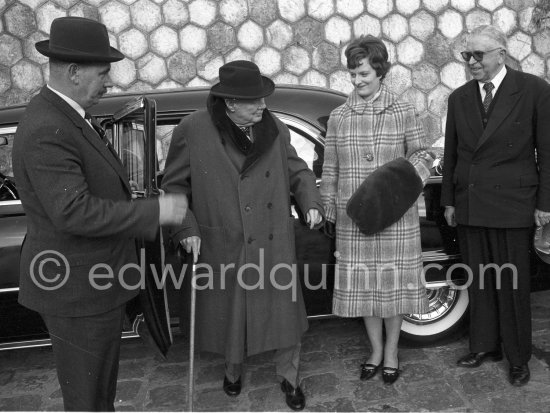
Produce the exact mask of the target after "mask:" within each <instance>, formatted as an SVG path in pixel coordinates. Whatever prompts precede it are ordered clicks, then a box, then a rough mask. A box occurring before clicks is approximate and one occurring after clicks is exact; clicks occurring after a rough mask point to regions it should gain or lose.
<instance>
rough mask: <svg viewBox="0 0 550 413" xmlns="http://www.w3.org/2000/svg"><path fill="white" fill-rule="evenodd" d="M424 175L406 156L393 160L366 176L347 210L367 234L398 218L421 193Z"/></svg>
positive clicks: (383, 227)
mask: <svg viewBox="0 0 550 413" xmlns="http://www.w3.org/2000/svg"><path fill="white" fill-rule="evenodd" d="M422 188H423V185H422V179H420V176H418V173H417V172H416V169H415V168H414V166H413V165H412V164H411V163H410V162H409V161H407V160H406V159H405V158H397V159H394V160H393V161H390V162H388V163H386V164H384V165H382V166H380V167H379V168H378V169H376V170H375V171H374V172H373V173H371V174H370V175H369V176H367V177H366V178H365V180H364V181H363V183H362V184H361V185H360V186H359V188H357V190H356V191H355V192H354V193H353V195H352V196H351V198H350V199H349V201H348V203H347V205H346V212H347V214H348V216H349V217H350V218H351V219H352V221H353V222H355V224H356V225H357V226H358V227H359V229H360V230H361V232H362V233H363V234H365V235H373V234H375V233H377V232H380V231H382V230H383V229H385V228H387V227H389V226H390V225H392V224H394V223H395V222H397V221H398V220H399V219H400V218H401V217H402V216H403V214H405V212H407V210H408V209H409V208H410V207H412V206H413V204H414V203H415V202H416V200H417V199H418V197H419V196H420V194H421V193H422Z"/></svg>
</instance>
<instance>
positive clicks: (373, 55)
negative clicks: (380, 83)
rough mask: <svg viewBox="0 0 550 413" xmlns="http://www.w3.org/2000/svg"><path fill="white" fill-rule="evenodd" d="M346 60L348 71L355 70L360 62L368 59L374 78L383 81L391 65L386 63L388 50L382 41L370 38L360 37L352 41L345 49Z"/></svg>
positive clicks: (368, 36) (369, 36)
mask: <svg viewBox="0 0 550 413" xmlns="http://www.w3.org/2000/svg"><path fill="white" fill-rule="evenodd" d="M346 59H347V61H348V69H355V68H356V67H358V66H359V65H360V62H361V60H363V59H368V60H369V64H370V65H371V67H372V68H373V69H374V70H375V71H376V76H378V77H380V78H382V79H384V77H385V76H386V74H387V73H388V70H390V66H391V63H390V62H389V61H388V49H386V45H385V44H384V42H382V40H380V39H378V38H376V37H374V36H371V35H370V34H369V35H367V36H361V37H359V38H357V39H355V40H354V41H352V42H351V43H350V44H349V45H348V47H346Z"/></svg>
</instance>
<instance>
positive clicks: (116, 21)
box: [99, 1, 132, 33]
mask: <svg viewBox="0 0 550 413" xmlns="http://www.w3.org/2000/svg"><path fill="white" fill-rule="evenodd" d="M99 15H100V17H101V22H102V23H103V24H104V25H105V26H107V30H109V31H111V32H113V33H120V32H122V31H124V30H126V29H127V28H128V27H130V24H131V23H132V20H131V17H130V9H129V8H128V6H126V5H124V4H120V3H118V2H116V1H110V2H108V3H106V4H105V5H103V6H101V8H100V9H99Z"/></svg>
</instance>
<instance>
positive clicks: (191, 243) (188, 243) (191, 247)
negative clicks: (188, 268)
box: [180, 235, 201, 263]
mask: <svg viewBox="0 0 550 413" xmlns="http://www.w3.org/2000/svg"><path fill="white" fill-rule="evenodd" d="M180 243H181V245H182V247H183V248H184V249H185V251H186V252H187V253H190V252H191V251H193V263H196V262H197V261H198V259H199V255H200V253H201V239H200V237H197V236H195V235H194V236H192V237H188V238H185V239H182V240H181V241H180Z"/></svg>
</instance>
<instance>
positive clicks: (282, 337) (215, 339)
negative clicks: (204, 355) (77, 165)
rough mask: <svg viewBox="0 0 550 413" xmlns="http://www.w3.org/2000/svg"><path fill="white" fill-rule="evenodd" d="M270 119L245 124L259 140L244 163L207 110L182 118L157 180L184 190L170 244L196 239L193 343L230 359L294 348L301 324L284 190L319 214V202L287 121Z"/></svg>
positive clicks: (303, 326) (291, 222)
mask: <svg viewBox="0 0 550 413" xmlns="http://www.w3.org/2000/svg"><path fill="white" fill-rule="evenodd" d="M264 118H265V115H264ZM269 118H270V119H272V121H271V126H272V127H271V128H270V130H263V131H262V130H258V129H256V125H255V126H254V127H253V130H255V136H256V142H260V141H264V143H262V144H260V146H261V150H260V151H259V153H257V155H258V156H257V157H256V158H255V159H254V160H253V162H247V163H246V165H245V169H241V167H242V166H243V165H244V164H245V162H244V160H245V155H244V154H243V153H242V152H241V151H239V149H238V148H237V146H236V145H235V144H234V143H233V142H232V141H230V140H228V139H226V138H225V137H223V136H220V130H219V129H218V128H217V127H216V125H215V124H214V122H213V120H212V118H211V116H210V114H209V113H208V111H199V112H196V113H194V114H192V115H190V116H188V117H186V118H184V119H183V120H182V122H181V123H180V124H179V125H178V126H177V128H176V129H175V130H174V133H173V136H172V142H171V144H170V149H169V152H168V157H167V160H166V169H165V176H164V178H163V184H162V187H163V189H164V190H165V191H166V192H182V193H185V194H187V195H188V196H189V197H190V211H189V213H188V216H187V217H186V223H185V224H184V225H183V226H182V227H180V228H175V229H174V231H173V239H174V241H175V242H179V241H180V240H182V239H184V238H187V237H190V236H193V235H196V236H200V238H201V250H200V256H199V265H198V269H197V273H199V272H200V273H202V274H200V275H198V280H197V282H198V284H199V285H200V287H199V290H198V291H197V307H196V325H197V330H196V334H197V339H198V346H199V348H200V349H201V350H204V351H211V352H215V353H219V354H223V355H225V358H226V361H227V362H231V363H241V362H242V361H243V357H244V356H245V352H246V354H248V355H251V354H256V353H260V352H263V351H267V350H271V349H277V348H285V347H290V346H293V345H295V344H297V343H299V342H300V340H301V336H302V334H303V332H304V331H305V330H306V329H307V318H306V313H305V307H304V302H303V298H302V293H301V290H300V282H299V279H298V275H297V271H294V272H292V271H289V270H288V268H286V267H288V266H291V265H292V264H295V263H296V257H295V241H294V218H293V217H292V216H291V212H290V192H292V193H293V194H294V196H295V198H296V201H297V203H298V205H299V207H300V208H301V210H302V211H306V212H307V211H308V210H309V209H311V208H316V209H318V210H319V211H322V206H321V200H320V196H319V192H318V190H317V188H316V186H315V176H314V175H313V173H312V172H311V171H310V170H309V169H308V167H307V165H306V163H305V162H304V161H303V160H302V159H301V158H300V157H299V156H298V155H297V154H296V151H295V150H294V148H293V147H292V145H291V144H290V134H289V131H288V128H287V127H286V126H285V125H284V124H283V123H282V122H280V121H279V120H278V119H276V118H275V117H273V118H272V117H271V116H269ZM266 135H269V136H266ZM268 138H269V139H268ZM266 139H268V140H267V141H265V140H266ZM276 266H278V269H277V267H276ZM281 267H284V268H281ZM272 279H273V281H272ZM277 284H279V285H281V286H284V287H279V288H276V285H277Z"/></svg>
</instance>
